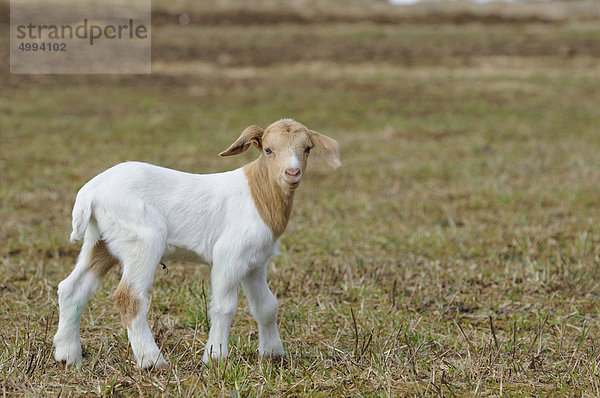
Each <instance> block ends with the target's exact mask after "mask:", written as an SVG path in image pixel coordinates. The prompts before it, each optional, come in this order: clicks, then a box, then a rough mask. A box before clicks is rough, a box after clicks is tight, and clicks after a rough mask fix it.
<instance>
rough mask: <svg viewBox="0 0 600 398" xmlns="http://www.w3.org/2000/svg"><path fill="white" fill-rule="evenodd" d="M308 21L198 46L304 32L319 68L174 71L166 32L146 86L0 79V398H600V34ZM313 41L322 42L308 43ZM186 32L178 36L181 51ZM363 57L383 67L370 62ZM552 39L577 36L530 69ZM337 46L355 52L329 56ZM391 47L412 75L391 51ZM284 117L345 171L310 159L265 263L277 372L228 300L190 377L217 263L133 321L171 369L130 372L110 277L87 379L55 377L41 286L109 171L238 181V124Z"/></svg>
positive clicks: (272, 43) (47, 292) (159, 297)
mask: <svg viewBox="0 0 600 398" xmlns="http://www.w3.org/2000/svg"><path fill="white" fill-rule="evenodd" d="M310 26H311V27H313V26H312V25H310ZM313 28H314V29H312V28H311V29H310V30H308V31H307V30H305V29H304V27H303V26H297V25H291V26H290V25H269V26H267V27H264V28H263V30H261V29H258V28H257V27H252V26H245V25H233V26H225V27H221V28H219V29H217V28H215V27H206V28H198V30H199V32H197V33H196V34H194V40H196V45H197V47H198V48H209V47H211V46H214V43H213V41H212V40H213V39H214V35H215V34H217V32H220V33H222V35H221V40H223V41H224V43H229V44H228V45H229V46H230V47H229V48H230V49H234V50H235V48H236V46H239V43H237V44H236V42H235V41H234V40H233V38H234V37H237V35H239V34H243V33H244V32H246V33H248V35H247V36H244V38H243V40H244V41H243V42H244V43H245V44H246V45H247V46H249V47H250V48H251V49H257V50H260V51H262V52H260V51H259V52H258V53H270V52H272V51H275V50H277V49H278V48H283V47H285V46H287V45H289V40H290V38H291V37H294V36H295V35H301V36H302V35H305V36H310V40H308V39H304V40H303V41H302V40H301V41H300V42H299V44H298V45H297V51H299V52H302V51H306V53H308V54H311V58H310V59H303V60H294V59H293V58H285V59H284V61H285V62H283V61H282V62H280V63H267V64H265V63H264V62H262V61H260V60H257V59H256V58H255V57H254V56H247V57H246V56H244V54H241V55H240V59H239V60H238V61H239V62H238V61H236V62H232V63H230V64H227V63H226V64H225V65H224V64H223V63H222V62H221V61H219V59H218V57H217V58H204V57H202V56H201V55H200V54H197V55H196V56H195V57H192V59H190V58H185V57H183V58H181V59H175V58H172V59H169V57H166V56H165V57H163V56H162V55H161V53H160V48H162V47H161V46H162V45H163V42H162V40H163V38H165V37H168V35H167V33H168V31H169V30H174V31H175V29H176V27H173V26H169V25H167V26H164V27H155V28H154V30H155V31H156V32H155V33H156V35H157V43H154V44H155V45H156V46H157V49H158V50H157V49H155V50H154V51H153V56H154V61H155V66H154V74H153V75H152V76H139V77H133V76H125V77H121V76H113V77H110V76H99V77H85V76H84V77H81V76H38V77H27V76H14V75H12V76H9V75H2V77H0V78H1V82H2V85H1V86H0V90H1V92H2V95H1V96H0V170H1V172H0V219H1V220H2V228H1V229H0V239H1V241H2V244H1V245H0V325H1V326H2V328H0V329H1V330H0V339H1V340H2V342H1V343H0V389H1V390H2V393H3V394H6V396H40V395H43V396H45V395H49V396H50V395H52V396H56V395H59V394H61V395H62V396H90V395H94V394H95V395H103V396H104V395H117V396H129V395H132V396H133V395H140V396H155V395H169V396H172V395H174V396H190V395H192V396H193V395H197V396H205V395H209V396H215V395H217V396H220V395H222V396H236V395H238V396H258V395H261V396H264V395H269V396H270V395H274V396H284V395H290V396H303V395H310V396H353V395H354V396H398V395H442V394H443V395H446V396H452V395H484V394H488V395H495V396H497V395H508V396H529V395H532V394H538V395H539V394H547V395H551V396H552V395H574V396H575V395H576V396H596V395H597V394H598V393H599V388H600V385H599V384H600V383H598V376H599V374H598V366H599V365H600V352H599V351H598V342H599V339H600V331H599V329H598V326H599V323H598V320H599V319H598V311H599V309H600V308H599V304H598V295H599V294H600V291H599V286H600V285H599V282H598V281H599V280H600V267H599V265H600V211H599V209H600V207H599V206H598V203H599V202H598V198H600V185H599V184H598V181H600V171H599V170H600V157H599V156H598V153H600V135H599V134H598V131H597V130H598V126H599V125H600V110H599V109H598V106H597V104H598V103H600V92H599V91H598V90H596V89H595V88H596V87H598V84H600V75H599V74H598V72H597V67H596V65H597V58H594V57H597V52H596V51H597V48H596V47H597V46H596V45H595V44H593V43H594V40H596V41H597V39H600V37H599V34H600V33H599V31H598V29H597V27H596V26H595V25H593V24H583V25H576V24H570V23H564V24H546V25H544V24H531V25H527V24H525V25H523V24H519V25H515V26H513V25H510V24H506V25H502V24H499V25H493V26H490V27H486V26H483V25H478V24H467V25H452V24H447V25H443V26H441V27H440V28H439V29H432V28H431V26H427V25H424V26H421V25H408V26H390V25H386V24H384V25H378V24H374V23H372V24H367V25H365V24H363V23H360V24H353V23H337V24H336V25H335V26H329V25H328V24H326V23H322V24H320V25H317V26H316V27H313ZM161 29H164V31H162V30H161ZM404 31H406V32H408V33H409V34H408V35H407V36H406V37H404V38H403V39H402V40H398V41H397V40H395V37H397V36H400V35H402V33H403V32H404ZM207 32H208V33H210V32H213V33H212V35H213V36H211V34H207V35H204V33H207ZM303 32H304V33H303ZM336 32H337V33H336ZM523 32H533V33H531V35H530V36H529V38H530V41H526V40H524V38H523V36H522V34H523ZM163 33H164V35H162V34H163ZM264 38H269V40H268V41H267V40H263V39H264ZM319 38H321V39H322V41H320V45H321V48H322V50H321V51H317V50H318V49H315V48H313V47H311V44H310V43H311V42H312V40H318V39H319ZM449 38H452V40H450V39H449ZM198 40H200V42H198ZM256 40H259V41H256ZM498 40H501V41H502V46H500V47H498V50H497V52H494V51H495V50H494V48H495V47H494V46H493V45H490V44H489V43H494V42H496V41H498ZM192 42H193V40H191V36H187V37H183V39H181V42H178V41H176V40H175V41H174V50H173V51H176V52H177V51H181V52H183V53H185V51H186V50H185V49H186V48H188V47H189V46H191V45H192V44H193V43H192ZM525 42H526V45H525V44H523V43H525ZM191 43H192V44H191ZM370 43H372V46H373V48H375V49H381V51H383V52H382V53H381V54H382V55H380V56H378V57H380V58H377V57H376V59H372V58H370V57H369V56H368V51H367V50H365V48H366V47H368V46H369V44H370ZM461 43H467V44H468V45H466V46H464V47H461ZM469 43H471V44H469ZM472 43H484V44H485V45H484V44H482V45H484V47H485V48H487V49H488V50H489V51H488V50H486V51H488V52H480V48H483V47H477V45H475V44H472ZM548 43H563V45H565V46H572V47H573V48H583V47H585V46H586V45H587V44H585V43H592V44H589V47H585V48H587V50H586V51H587V52H584V53H583V54H581V55H577V54H575V56H568V55H565V53H562V52H560V51H550V52H549V53H548V54H533V55H536V56H531V55H532V54H530V52H529V50H528V49H529V48H532V47H535V48H538V49H541V48H545V47H544V46H546V45H548ZM565 43H566V44H565ZM582 43H583V44H582ZM538 44H539V46H538ZM448 46H450V48H455V49H460V50H461V51H463V52H467V53H468V54H467V55H468V57H467V58H464V57H463V55H464V54H462V53H460V54H450V55H448V53H447V52H445V51H446V50H447V48H448ZM536 46H537V47H536ZM334 47H335V48H339V49H345V50H344V51H346V52H347V53H346V52H342V51H341V50H340V52H339V53H336V52H333V53H330V52H328V51H324V50H328V49H330V48H334ZM357 48H361V49H362V50H360V51H355V49H357ZM403 48H408V50H409V52H410V54H416V55H415V56H414V57H413V58H412V61H411V63H406V62H404V61H403V60H402V57H401V56H398V57H390V58H389V59H387V60H386V59H384V58H385V57H384V55H385V51H389V54H402V49H403ZM507 48H508V49H511V51H509V52H508V53H507V51H505V50H506V49H507ZM548 48H551V46H549V47H548ZM323 49H324V50H323ZM423 49H424V50H423ZM228 51H229V50H228ZM361 51H362V52H361ZM540 51H541V50H540ZM436 53H440V58H439V59H438V60H439V62H432V60H434V59H436V58H435V54H436ZM431 54H433V55H431ZM288 55H289V54H288ZM288 55H286V56H288ZM381 57H383V58H381ZM288 116H290V117H294V118H296V119H297V120H299V121H301V122H303V123H305V124H306V125H308V126H309V127H310V128H313V129H315V130H317V131H320V132H322V133H325V134H328V135H330V136H332V137H335V138H336V139H338V140H339V141H340V143H341V145H342V156H343V158H342V162H343V165H342V167H341V168H340V169H339V170H336V171H331V170H329V169H328V168H327V166H326V165H325V163H324V162H323V161H322V160H319V159H318V158H317V157H316V156H311V159H310V162H309V163H310V165H309V170H308V174H307V178H306V180H305V181H304V182H303V184H302V187H301V188H300V189H299V191H298V192H297V197H296V200H295V207H294V210H293V215H292V220H291V222H290V226H289V227H288V231H287V232H286V233H285V234H284V235H283V238H282V248H281V251H282V254H281V255H280V256H278V257H276V258H274V259H273V261H272V264H271V265H270V267H269V283H270V286H271V289H272V290H273V291H274V292H275V294H276V295H277V297H278V299H279V301H280V315H279V325H280V326H279V327H280V332H281V335H282V339H283V342H284V346H285V349H286V352H287V355H286V357H285V360H283V361H282V362H270V361H266V360H261V359H260V358H259V357H258V355H257V353H256V351H257V346H258V339H257V338H258V336H257V330H256V325H255V323H254V321H253V320H252V318H251V316H250V314H249V311H248V308H247V305H246V302H245V299H244V298H243V295H241V296H240V297H241V300H240V307H239V311H238V315H237V316H236V318H235V320H234V325H233V327H232V336H231V347H232V349H231V353H230V357H229V359H228V361H227V362H225V363H221V364H215V365H213V366H209V367H207V366H205V365H204V364H203V363H202V362H201V355H202V349H203V345H204V343H205V341H206V339H207V334H208V326H207V322H208V320H207V315H206V301H207V300H208V299H209V298H210V286H209V283H208V277H209V267H208V266H207V265H194V264H186V263H175V262H173V263H169V264H168V272H167V271H166V270H162V269H160V268H159V269H158V271H157V276H156V280H155V284H154V286H153V289H152V303H151V306H150V312H149V316H148V318H149V323H150V325H151V327H152V330H153V333H154V335H155V337H156V340H157V342H158V344H159V346H161V347H162V350H163V353H165V356H166V357H167V359H168V360H169V361H170V363H171V367H170V369H168V370H163V371H160V372H147V371H141V370H137V369H136V368H135V366H134V358H133V356H132V354H131V351H130V348H129V346H128V341H127V337H126V333H125V331H124V329H123V328H122V326H121V325H120V319H119V315H118V312H117V310H116V309H115V308H114V305H113V303H112V298H111V292H112V291H113V290H114V288H115V287H116V285H117V283H118V280H119V275H118V272H116V271H112V272H111V273H109V275H107V277H106V279H105V281H104V284H103V287H102V289H100V291H99V292H98V294H97V295H96V296H95V297H94V298H93V299H92V300H91V302H90V305H89V307H88V309H86V310H85V311H84V315H83V320H82V343H83V349H84V365H83V367H82V368H81V369H65V367H64V365H60V364H56V363H55V362H54V360H53V358H52V350H51V349H52V347H51V344H52V343H51V337H52V335H53V333H54V332H55V330H56V324H57V303H56V301H57V300H56V286H57V284H58V283H59V282H60V281H61V280H62V279H64V278H65V277H66V276H67V274H68V273H69V272H70V270H71V268H72V267H73V264H74V261H75V258H76V256H77V253H78V248H77V247H76V246H75V245H71V244H69V243H68V239H67V238H68V235H69V233H70V222H71V220H70V212H71V206H72V203H73V201H74V198H75V194H76V192H77V190H78V188H79V187H80V186H81V185H82V184H83V183H85V182H86V181H87V180H88V179H89V178H91V177H92V176H94V175H95V174H97V173H99V172H100V171H102V170H104V169H105V168H107V167H109V166H111V165H113V164H115V163H117V162H121V161H124V160H141V161H147V162H151V163H155V164H159V165H163V166H167V167H172V168H177V169H181V170H186V171H191V172H199V173H201V172H214V171H220V170H227V169H231V168H234V167H238V166H240V165H242V164H244V163H245V162H247V161H248V160H250V159H252V158H253V157H254V156H256V154H255V153H254V152H251V151H249V153H246V154H244V155H242V156H239V157H237V158H229V159H221V158H219V157H218V156H217V153H218V152H220V151H221V150H223V149H224V148H226V147H227V146H228V145H229V144H230V143H231V141H232V140H234V139H235V138H236V137H237V136H238V134H239V133H240V132H241V130H242V129H243V128H244V127H246V126H247V125H250V124H259V125H262V126H265V125H266V124H268V123H270V122H272V121H273V120H276V119H278V118H281V117H288Z"/></svg>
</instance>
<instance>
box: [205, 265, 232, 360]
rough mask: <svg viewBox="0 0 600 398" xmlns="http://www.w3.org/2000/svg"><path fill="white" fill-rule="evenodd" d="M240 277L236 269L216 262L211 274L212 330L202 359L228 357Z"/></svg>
mask: <svg viewBox="0 0 600 398" xmlns="http://www.w3.org/2000/svg"><path fill="white" fill-rule="evenodd" d="M239 281H240V277H239V276H238V275H237V273H236V271H235V270H234V269H231V268H230V267H227V266H225V265H224V264H220V263H215V264H214V265H213V268H212V271H211V274H210V284H211V290H212V299H211V302H210V311H209V312H210V322H211V326H210V332H209V333H208V341H207V342H206V347H205V348H204V356H203V357H202V360H203V361H204V362H205V363H208V362H209V361H210V359H224V358H226V357H227V343H228V340H229V329H230V328H231V322H232V321H233V317H234V316H235V313H236V312H237V302H238V293H237V289H238V285H239Z"/></svg>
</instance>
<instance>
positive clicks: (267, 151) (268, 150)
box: [265, 148, 273, 155]
mask: <svg viewBox="0 0 600 398" xmlns="http://www.w3.org/2000/svg"><path fill="white" fill-rule="evenodd" d="M265 153H266V154H267V155H270V154H272V153H273V151H272V150H271V149H270V148H265Z"/></svg>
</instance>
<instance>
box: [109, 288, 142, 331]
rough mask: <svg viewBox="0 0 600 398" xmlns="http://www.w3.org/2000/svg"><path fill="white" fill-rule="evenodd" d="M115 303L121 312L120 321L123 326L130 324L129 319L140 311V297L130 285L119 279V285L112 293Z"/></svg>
mask: <svg viewBox="0 0 600 398" xmlns="http://www.w3.org/2000/svg"><path fill="white" fill-rule="evenodd" d="M113 298H114V300H115V305H116V306H117V308H118V309H119V312H120V313H121V322H123V325H125V327H129V326H131V321H133V318H135V317H136V316H137V314H138V312H139V311H140V298H139V296H138V295H137V294H136V292H135V291H134V290H133V289H132V288H131V286H130V285H129V284H128V283H127V282H125V281H124V280H121V282H119V286H117V289H116V290H115V292H114V293H113Z"/></svg>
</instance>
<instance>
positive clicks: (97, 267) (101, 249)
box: [88, 240, 119, 278]
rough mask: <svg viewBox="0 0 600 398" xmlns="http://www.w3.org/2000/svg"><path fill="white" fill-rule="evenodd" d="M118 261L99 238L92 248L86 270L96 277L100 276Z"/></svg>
mask: <svg viewBox="0 0 600 398" xmlns="http://www.w3.org/2000/svg"><path fill="white" fill-rule="evenodd" d="M118 262H119V260H117V259H116V258H115V257H114V256H113V255H112V254H111V253H110V252H109V251H108V247H106V243H105V242H104V241H103V240H100V241H98V243H96V245H95V246H94V248H93V249H92V253H91V254H90V263H89V265H88V270H89V271H90V272H91V273H92V274H94V275H96V276H97V277H98V278H102V277H103V276H104V275H106V273H107V272H108V271H109V270H110V269H111V268H112V267H113V266H114V265H115V264H116V263H118Z"/></svg>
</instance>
